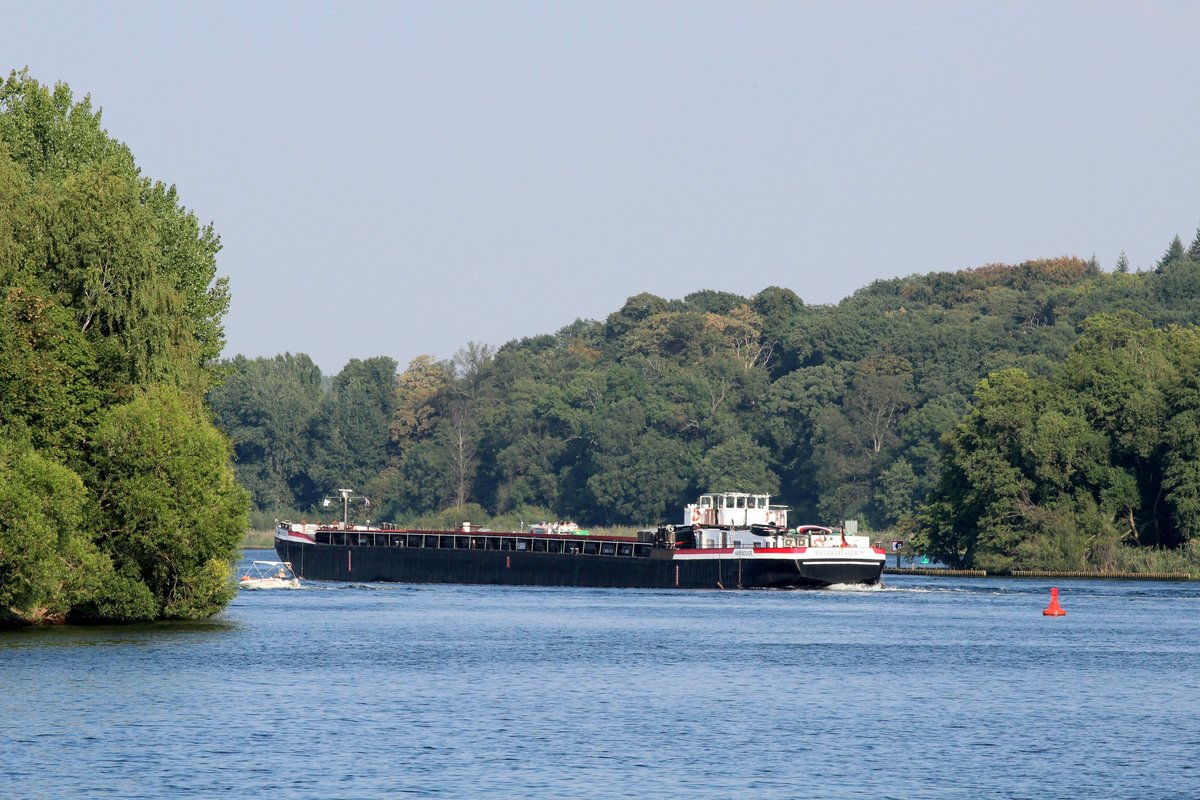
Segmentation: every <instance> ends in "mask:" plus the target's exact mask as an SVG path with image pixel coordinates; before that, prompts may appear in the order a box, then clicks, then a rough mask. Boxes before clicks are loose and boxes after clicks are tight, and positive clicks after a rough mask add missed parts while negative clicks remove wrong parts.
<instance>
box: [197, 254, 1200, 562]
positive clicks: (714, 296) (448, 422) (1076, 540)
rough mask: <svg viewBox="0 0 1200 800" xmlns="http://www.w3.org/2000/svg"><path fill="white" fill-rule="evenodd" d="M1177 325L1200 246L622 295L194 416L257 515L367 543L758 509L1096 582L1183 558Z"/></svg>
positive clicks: (284, 367) (290, 381)
mask: <svg viewBox="0 0 1200 800" xmlns="http://www.w3.org/2000/svg"><path fill="white" fill-rule="evenodd" d="M1198 319H1200V232H1198V233H1197V236H1196V239H1195V240H1194V241H1193V242H1192V245H1191V247H1190V248H1185V247H1184V245H1183V242H1182V240H1181V239H1179V238H1178V237H1176V238H1175V239H1174V240H1173V241H1172V242H1171V244H1170V246H1169V247H1168V248H1167V250H1166V252H1165V253H1164V255H1163V257H1162V259H1161V260H1160V261H1159V263H1158V264H1156V265H1154V266H1153V268H1152V269H1148V270H1146V271H1141V270H1138V271H1131V270H1130V268H1129V265H1128V263H1127V260H1126V259H1125V258H1124V256H1122V257H1121V260H1120V261H1119V263H1118V264H1117V265H1115V268H1114V270H1113V271H1111V272H1106V271H1104V270H1102V269H1101V268H1100V267H1099V265H1098V264H1097V263H1095V261H1094V260H1092V261H1084V260H1081V259H1077V258H1055V259H1049V260H1037V261H1030V262H1026V263H1023V264H1018V265H991V266H986V267H982V268H977V269H969V270H963V271H959V272H942V273H930V274H926V275H913V276H909V277H905V278H897V279H893V280H883V281H877V282H875V283H873V284H871V285H870V286H868V287H866V288H864V289H862V290H860V291H859V292H857V293H855V294H854V295H853V296H851V297H849V298H847V299H845V300H844V301H842V302H841V303H839V304H837V305H835V306H824V305H809V304H806V303H805V302H804V301H803V299H802V298H801V297H799V296H797V295H796V294H795V293H794V292H792V291H790V290H788V289H785V288H779V287H768V288H766V289H763V290H762V291H761V292H759V293H758V294H756V295H754V296H752V297H741V296H738V295H735V294H730V293H726V292H718V291H699V292H696V293H694V294H690V295H688V296H686V297H684V298H683V299H666V298H661V297H657V296H653V295H650V294H640V295H636V296H634V297H631V298H629V300H628V301H627V302H626V303H625V305H624V306H623V307H622V308H621V309H619V310H617V311H615V312H613V313H612V314H610V315H609V316H608V318H607V319H605V320H604V321H592V320H578V321H576V322H575V323H573V324H571V325H569V326H567V327H565V328H563V329H562V330H559V331H557V332H556V333H553V334H546V335H544V336H537V337H531V338H527V339H522V340H519V341H512V342H509V343H507V344H504V345H503V346H501V347H499V348H498V349H496V350H494V351H493V350H492V349H491V348H489V347H487V346H482V345H477V344H469V345H467V346H466V347H464V348H463V349H462V350H461V351H460V352H459V353H458V354H457V355H456V356H455V357H454V358H453V359H451V360H449V361H446V362H440V361H437V360H435V359H432V358H429V357H420V358H417V359H415V360H414V361H413V362H412V363H410V364H408V365H407V366H406V367H405V368H404V369H403V370H402V371H399V372H398V369H397V367H398V365H397V364H396V362H395V361H394V360H393V359H391V358H388V357H386V356H379V357H374V358H368V359H365V360H353V361H351V362H350V363H349V364H347V365H346V366H345V368H344V369H343V370H342V371H341V373H339V374H338V375H336V376H334V377H333V378H332V381H329V380H328V379H325V378H323V377H322V375H321V373H320V371H319V370H318V369H317V367H316V366H315V365H314V364H313V363H312V361H311V360H310V359H309V358H307V357H306V356H304V355H291V354H288V355H280V356H277V357H275V358H259V359H246V358H240V357H239V358H236V359H234V360H233V361H232V362H229V363H228V367H229V368H230V369H231V372H232V374H231V376H230V378H229V380H228V381H227V382H226V383H225V384H223V385H222V386H221V387H220V388H218V389H216V390H214V391H213V392H212V393H211V394H210V395H209V402H210V405H211V407H212V409H213V412H214V415H215V418H216V419H217V421H218V425H219V426H220V427H221V428H222V429H223V430H225V431H226V432H227V433H228V434H229V435H230V437H231V438H232V440H233V442H234V445H235V449H236V469H237V472H238V475H239V478H240V479H241V482H242V483H243V485H245V486H246V487H247V488H248V489H249V490H250V491H251V493H252V495H253V497H254V503H255V506H256V507H257V509H259V510H260V512H263V513H264V514H265V515H268V516H269V515H270V514H277V515H283V514H296V515H300V516H305V515H307V516H308V518H309V519H312V518H314V517H317V516H324V517H325V518H331V517H333V516H335V515H334V514H332V513H331V512H330V511H324V512H322V511H321V509H320V504H321V501H322V499H323V498H326V497H336V496H337V489H338V488H342V487H352V488H354V490H355V491H356V492H357V493H358V495H359V496H362V497H365V498H369V502H370V503H371V505H370V507H369V508H361V509H359V510H358V512H357V513H358V516H360V517H361V516H363V515H366V516H368V517H373V518H374V519H375V520H377V521H378V520H388V521H394V522H397V523H408V524H422V523H424V524H429V523H430V522H431V521H437V520H442V521H444V522H445V523H449V522H452V521H454V520H457V519H474V521H476V522H477V523H478V522H480V521H483V522H487V521H488V520H489V519H490V520H492V521H496V520H497V519H501V520H504V522H505V523H507V524H511V525H515V524H518V521H519V520H522V519H523V520H525V521H533V520H536V519H538V518H541V517H549V518H572V519H576V520H578V521H580V522H583V523H586V524H589V525H621V524H632V525H647V524H654V523H660V522H670V521H674V520H676V519H677V517H678V514H679V509H680V508H681V507H682V505H683V504H684V503H685V502H688V501H691V500H694V498H695V496H696V495H697V494H699V493H700V492H703V491H712V490H722V491H755V492H770V493H772V494H775V495H777V496H779V497H780V498H781V499H782V500H783V501H785V502H787V503H788V504H789V505H790V506H791V507H792V508H793V509H794V511H793V515H792V519H793V520H797V519H798V520H807V521H827V522H830V521H832V522H837V521H839V520H845V519H857V520H859V524H860V526H861V527H864V528H866V529H868V530H883V529H888V530H890V531H892V533H893V535H898V536H901V537H903V538H906V539H909V540H910V541H911V542H912V543H913V545H914V547H917V548H919V549H920V550H921V551H923V552H927V553H929V554H931V555H933V556H935V557H937V558H940V559H942V560H944V561H946V562H947V563H950V564H953V565H955V566H974V565H984V566H987V567H990V568H993V569H1008V568H1016V567H1021V566H1050V565H1053V566H1056V567H1059V568H1081V569H1082V568H1099V569H1106V568H1113V567H1114V565H1116V564H1117V563H1118V560H1117V557H1118V556H1119V555H1120V553H1121V552H1123V551H1128V550H1130V549H1133V548H1134V547H1135V546H1146V547H1154V548H1167V549H1172V550H1174V551H1177V552H1178V551H1182V550H1183V549H1185V548H1187V547H1188V546H1189V543H1190V542H1191V541H1192V540H1193V539H1195V538H1196V537H1198V536H1200V527H1198V526H1200V516H1198V515H1200V438H1198V437H1200V428H1198V427H1197V426H1198V424H1200V423H1197V421H1196V415H1197V414H1200V397H1198V396H1197V394H1196V382H1197V375H1198V367H1200V361H1198V360H1197V359H1198V358H1200V349H1198V348H1200V345H1198V340H1197V334H1196V331H1195V329H1193V328H1192V327H1190V326H1192V325H1194V324H1195V323H1196V322H1197V321H1198ZM448 509H449V510H448ZM336 510H337V515H336V516H340V513H341V505H340V503H339V504H338V505H337V507H336ZM443 511H444V512H445V513H440V512H443ZM1127 561H1128V559H1126V560H1125V561H1122V562H1120V563H1126V562H1127Z"/></svg>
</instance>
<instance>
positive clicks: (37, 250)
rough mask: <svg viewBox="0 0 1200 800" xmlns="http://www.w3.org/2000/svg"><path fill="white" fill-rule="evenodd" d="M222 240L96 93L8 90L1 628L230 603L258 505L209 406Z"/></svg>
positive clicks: (0, 223) (0, 364) (1, 339)
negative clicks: (134, 149) (159, 175)
mask: <svg viewBox="0 0 1200 800" xmlns="http://www.w3.org/2000/svg"><path fill="white" fill-rule="evenodd" d="M219 249H220V241H219V239H218V238H217V236H216V235H215V233H213V231H212V229H211V227H210V226H202V225H200V224H199V223H198V221H197V220H196V217H195V215H194V214H193V213H192V212H190V211H188V210H187V209H185V208H184V207H183V206H182V205H180V204H179V202H178V197H177V194H176V191H175V189H174V187H168V186H165V185H164V184H162V183H158V182H154V181H151V180H150V179H149V178H146V177H145V176H143V175H142V174H141V172H140V170H139V169H138V167H137V164H136V162H135V161H134V158H133V155H132V154H131V153H130V151H129V149H128V148H127V147H126V146H125V145H123V144H121V143H120V142H119V141H117V140H115V139H113V138H112V137H110V136H109V135H108V133H107V132H106V131H105V130H104V129H103V128H102V127H101V124H100V112H99V111H95V110H93V109H92V106H91V102H90V100H89V99H88V98H86V97H85V98H84V99H83V100H81V101H78V102H76V101H75V99H74V97H73V96H72V93H71V90H70V88H69V87H67V86H66V85H65V84H61V83H60V84H58V85H56V86H55V87H54V88H53V89H50V88H48V87H46V86H43V85H42V84H40V83H38V82H37V81H36V80H34V79H33V78H31V77H30V76H29V74H28V72H27V71H22V72H13V73H11V74H10V75H9V76H8V78H7V79H6V80H5V81H4V82H3V83H2V84H0V284H2V285H3V286H4V287H5V288H4V289H3V293H2V294H0V441H5V442H9V443H10V444H9V445H8V447H7V448H6V449H5V451H4V452H3V453H0V483H3V485H4V487H3V488H4V497H3V498H2V499H0V584H2V585H3V586H4V589H3V591H2V592H0V621H4V622H18V623H19V622H39V621H53V620H64V619H71V618H78V617H88V618H93V619H105V620H140V619H153V618H157V617H197V616H204V615H207V614H211V613H213V612H214V611H216V610H218V609H219V608H220V607H221V606H222V605H223V603H224V602H225V601H226V600H227V599H228V598H229V585H230V580H231V565H232V562H233V561H234V559H236V558H237V556H238V552H237V544H238V541H239V538H240V535H241V533H242V532H243V531H244V529H245V526H246V510H247V507H248V503H247V500H246V497H245V494H244V492H241V491H240V489H237V487H236V485H235V484H233V483H232V481H233V476H232V470H231V467H230V464H229V451H228V446H227V445H223V442H224V439H223V437H221V435H220V434H218V433H217V432H216V430H215V429H214V428H213V426H212V424H211V421H210V419H209V416H208V413H207V411H205V410H204V409H203V406H202V405H201V398H202V396H203V393H204V391H206V390H207V389H209V388H210V387H211V386H213V385H214V384H215V383H216V381H217V378H218V376H219V374H220V373H219V371H218V370H216V369H214V367H213V359H214V358H215V357H216V356H217V355H218V354H219V352H220V350H221V347H222V346H223V344H224V333H223V329H222V326H221V317H222V316H223V315H224V313H225V311H226V309H227V307H228V299H229V298H228V291H227V286H226V283H225V280H224V279H221V278H217V277H216V253H217V252H218V250H219ZM114 491H115V492H116V494H114ZM189 520H197V521H198V522H197V523H195V524H198V525H199V526H200V528H201V529H202V532H199V529H197V528H195V527H194V525H193V523H190V522H189ZM151 534H152V535H151ZM148 537H149V538H148ZM167 540H170V544H169V545H168V544H167ZM146 541H153V543H154V545H153V546H144V545H143V544H140V543H144V542H146ZM131 553H134V554H136V556H134V555H131Z"/></svg>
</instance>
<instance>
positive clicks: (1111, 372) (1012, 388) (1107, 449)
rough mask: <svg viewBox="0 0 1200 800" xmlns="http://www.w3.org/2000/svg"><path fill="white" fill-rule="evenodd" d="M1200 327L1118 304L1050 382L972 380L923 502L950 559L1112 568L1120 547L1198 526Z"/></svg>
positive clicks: (993, 566)
mask: <svg viewBox="0 0 1200 800" xmlns="http://www.w3.org/2000/svg"><path fill="white" fill-rule="evenodd" d="M1198 365H1200V335H1198V334H1197V331H1196V330H1195V329H1194V328H1188V329H1167V330H1162V329H1156V328H1154V327H1152V326H1151V325H1150V323H1149V321H1148V320H1146V319H1145V318H1142V317H1139V316H1137V315H1135V314H1130V313H1128V312H1121V313H1118V314H1103V315H1098V316H1096V317H1092V318H1089V319H1088V320H1086V321H1085V323H1084V325H1083V334H1082V336H1081V338H1080V340H1079V341H1078V343H1077V344H1076V346H1075V348H1074V350H1073V351H1072V353H1071V355H1070V356H1069V357H1068V358H1067V360H1066V361H1065V362H1064V364H1063V366H1062V368H1061V369H1060V370H1059V371H1058V373H1057V374H1056V375H1055V376H1054V377H1053V379H1052V380H1051V381H1047V380H1044V379H1032V378H1030V377H1029V376H1027V375H1025V374H1024V373H1022V372H1019V371H1015V370H1010V371H1008V372H1002V373H995V374H993V375H991V376H989V377H988V378H986V379H985V380H983V381H981V382H980V384H979V387H978V389H977V390H976V393H975V399H974V402H973V404H972V408H971V409H970V411H969V412H968V413H967V416H966V417H965V419H964V420H963V422H962V423H960V425H959V426H958V427H957V428H956V429H955V431H954V432H953V433H952V435H951V436H950V438H949V448H950V453H949V455H948V457H947V458H946V460H945V462H944V466H943V469H942V473H941V479H940V482H939V484H938V486H937V487H936V489H935V490H934V492H933V493H932V494H931V496H930V502H929V503H928V505H927V506H926V509H925V516H924V520H923V521H924V524H925V526H926V528H927V541H926V543H927V546H928V547H929V548H930V552H931V553H932V554H933V555H936V556H939V557H941V558H944V559H946V560H947V561H948V562H949V563H953V564H955V565H956V566H978V567H983V568H985V569H989V570H1003V569H1011V568H1019V567H1027V566H1038V567H1041V568H1061V569H1089V568H1091V569H1111V568H1112V565H1113V563H1114V561H1115V553H1116V552H1117V551H1118V549H1119V547H1120V543H1121V542H1122V541H1123V540H1125V539H1127V538H1128V539H1132V540H1134V541H1137V542H1139V543H1141V544H1143V545H1160V546H1161V545H1165V546H1168V547H1180V546H1182V545H1184V544H1186V543H1187V542H1188V541H1190V540H1191V539H1192V538H1194V537H1195V535H1196V531H1197V530H1200V528H1198V527H1197V524H1198V523H1200V516H1198V514H1200V469H1198V468H1197V464H1198V459H1197V454H1198V453H1200V426H1198V425H1197V421H1198V420H1200V414H1198V413H1197V411H1198V409H1200V406H1198V405H1197V400H1198V399H1200V393H1198V392H1197V391H1196V384H1197V380H1198V378H1197V371H1196V367H1197V366H1198Z"/></svg>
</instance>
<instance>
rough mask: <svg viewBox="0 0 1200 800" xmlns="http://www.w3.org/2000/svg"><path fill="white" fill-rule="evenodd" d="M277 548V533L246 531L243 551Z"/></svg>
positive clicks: (243, 539)
mask: <svg viewBox="0 0 1200 800" xmlns="http://www.w3.org/2000/svg"><path fill="white" fill-rule="evenodd" d="M274 546H275V531H246V534H245V536H243V537H242V549H243V550H270V549H271V548H273V547H274Z"/></svg>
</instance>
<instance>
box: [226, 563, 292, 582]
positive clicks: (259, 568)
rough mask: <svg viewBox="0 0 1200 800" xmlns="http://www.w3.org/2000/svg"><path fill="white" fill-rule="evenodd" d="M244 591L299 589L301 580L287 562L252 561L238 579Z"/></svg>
mask: <svg viewBox="0 0 1200 800" xmlns="http://www.w3.org/2000/svg"><path fill="white" fill-rule="evenodd" d="M238 587H239V588H242V589H299V588H300V579H299V578H297V577H296V573H294V572H292V565H291V563H289V562H287V561H252V562H250V568H249V569H248V570H246V572H245V573H244V574H243V575H242V577H241V578H239V579H238Z"/></svg>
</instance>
